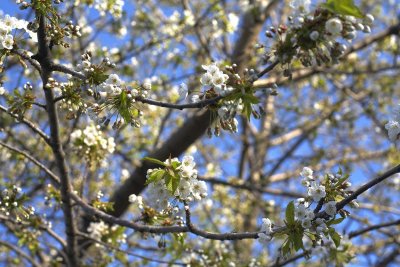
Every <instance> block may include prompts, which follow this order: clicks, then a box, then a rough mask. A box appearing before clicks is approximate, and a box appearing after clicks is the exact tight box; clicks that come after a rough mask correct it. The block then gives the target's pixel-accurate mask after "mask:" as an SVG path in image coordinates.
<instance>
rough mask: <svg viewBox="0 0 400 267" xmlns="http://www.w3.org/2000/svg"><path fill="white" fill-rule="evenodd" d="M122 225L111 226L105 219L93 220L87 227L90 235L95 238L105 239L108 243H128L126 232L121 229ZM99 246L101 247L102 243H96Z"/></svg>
mask: <svg viewBox="0 0 400 267" xmlns="http://www.w3.org/2000/svg"><path fill="white" fill-rule="evenodd" d="M119 229H120V226H118V225H113V226H109V225H108V224H106V223H104V222H103V221H99V222H91V223H90V225H89V227H88V228H87V232H88V233H89V236H90V237H91V238H93V239H95V240H98V241H103V242H106V243H108V244H123V243H126V238H127V236H126V234H124V233H122V232H121V231H119ZM96 246H97V247H101V245H100V244H96Z"/></svg>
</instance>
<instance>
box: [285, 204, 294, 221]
mask: <svg viewBox="0 0 400 267" xmlns="http://www.w3.org/2000/svg"><path fill="white" fill-rule="evenodd" d="M286 222H287V223H288V225H293V224H294V222H295V220H294V202H293V201H290V202H289V204H288V205H287V206H286Z"/></svg>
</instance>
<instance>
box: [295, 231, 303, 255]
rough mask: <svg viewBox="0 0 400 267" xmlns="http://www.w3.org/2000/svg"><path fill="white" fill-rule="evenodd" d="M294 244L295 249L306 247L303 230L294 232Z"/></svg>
mask: <svg viewBox="0 0 400 267" xmlns="http://www.w3.org/2000/svg"><path fill="white" fill-rule="evenodd" d="M293 245H294V249H295V250H296V251H299V250H300V249H301V248H304V246H303V233H302V232H299V231H296V232H294V236H293Z"/></svg>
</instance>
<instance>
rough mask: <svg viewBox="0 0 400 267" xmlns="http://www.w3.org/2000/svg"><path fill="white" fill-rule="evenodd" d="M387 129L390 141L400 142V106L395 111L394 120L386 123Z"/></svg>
mask: <svg viewBox="0 0 400 267" xmlns="http://www.w3.org/2000/svg"><path fill="white" fill-rule="evenodd" d="M385 128H386V130H387V131H388V136H389V139H390V141H392V142H398V141H399V140H400V104H399V105H398V106H397V108H396V109H395V112H394V118H393V120H390V121H389V122H388V123H386V125H385Z"/></svg>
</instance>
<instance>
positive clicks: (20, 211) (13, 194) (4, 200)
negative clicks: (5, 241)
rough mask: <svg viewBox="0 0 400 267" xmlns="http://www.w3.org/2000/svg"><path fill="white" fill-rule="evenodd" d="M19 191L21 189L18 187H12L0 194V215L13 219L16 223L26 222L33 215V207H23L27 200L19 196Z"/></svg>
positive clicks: (23, 196) (22, 195) (21, 195)
mask: <svg viewBox="0 0 400 267" xmlns="http://www.w3.org/2000/svg"><path fill="white" fill-rule="evenodd" d="M21 191H22V189H21V188H20V187H19V186H16V185H12V186H8V187H7V188H5V189H4V190H3V191H2V192H1V193H0V213H3V214H4V215H6V216H11V217H14V218H15V220H16V221H22V220H28V219H29V218H30V217H31V216H32V215H34V214H35V208H34V207H32V206H29V207H25V206H24V202H25V200H26V199H27V198H26V196H25V195H24V194H21Z"/></svg>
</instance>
